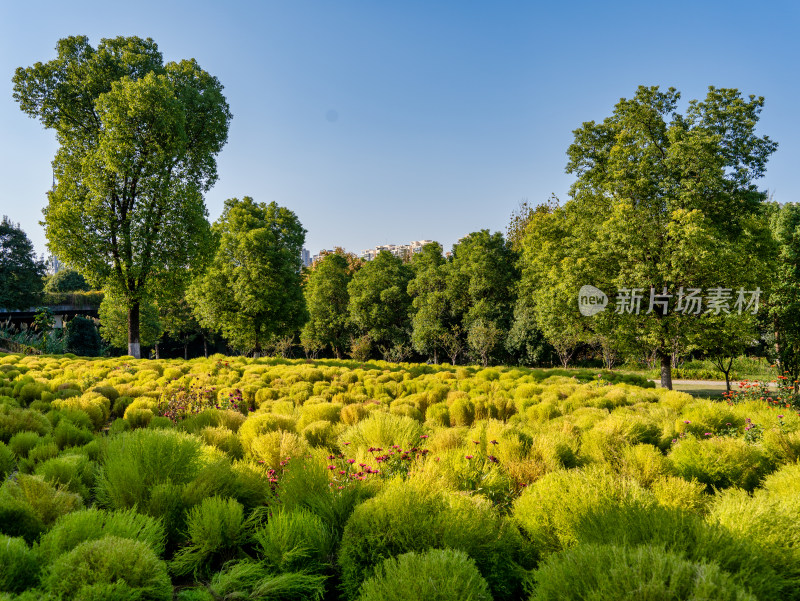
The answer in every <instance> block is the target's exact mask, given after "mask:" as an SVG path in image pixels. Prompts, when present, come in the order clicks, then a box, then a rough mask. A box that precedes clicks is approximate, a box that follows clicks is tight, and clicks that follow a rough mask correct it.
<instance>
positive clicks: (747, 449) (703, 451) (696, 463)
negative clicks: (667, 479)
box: [669, 436, 774, 491]
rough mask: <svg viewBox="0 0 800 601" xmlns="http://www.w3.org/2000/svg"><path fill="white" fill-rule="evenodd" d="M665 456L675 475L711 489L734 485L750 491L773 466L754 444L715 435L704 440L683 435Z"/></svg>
mask: <svg viewBox="0 0 800 601" xmlns="http://www.w3.org/2000/svg"><path fill="white" fill-rule="evenodd" d="M669 459H670V461H671V462H672V465H673V466H674V467H675V470H676V471H677V473H678V474H679V475H681V476H682V477H683V478H686V479H687V480H691V479H696V480H697V481H698V482H702V483H703V484H705V485H706V486H708V487H709V489H711V488H718V489H719V488H728V487H730V486H738V487H740V488H744V489H745V490H749V491H752V490H753V489H754V488H756V487H757V486H758V485H759V484H760V482H761V481H762V480H763V478H764V477H765V476H766V475H767V474H769V473H770V472H771V471H772V470H773V469H774V466H773V464H772V462H771V461H770V459H769V457H768V456H767V455H766V453H765V452H764V451H763V450H762V449H760V448H759V447H758V446H756V445H753V444H750V443H747V442H745V441H744V440H741V439H738V438H728V437H721V436H715V437H710V438H709V439H708V440H699V439H697V438H694V437H686V438H684V439H682V440H681V441H680V442H678V443H677V444H676V445H675V446H674V447H673V449H672V451H671V452H670V454H669Z"/></svg>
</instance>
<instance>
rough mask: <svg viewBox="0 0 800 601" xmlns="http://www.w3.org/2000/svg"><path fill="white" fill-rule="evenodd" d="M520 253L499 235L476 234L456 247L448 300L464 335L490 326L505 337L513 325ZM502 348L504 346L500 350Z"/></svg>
mask: <svg viewBox="0 0 800 601" xmlns="http://www.w3.org/2000/svg"><path fill="white" fill-rule="evenodd" d="M516 264H517V254H516V253H515V252H514V251H513V250H512V249H511V248H510V247H509V245H508V243H507V242H506V240H505V239H504V238H503V235H502V234H501V233H500V232H495V233H494V234H490V233H489V230H481V231H479V232H473V233H472V234H469V235H468V236H466V237H465V238H463V239H462V240H461V241H460V242H459V243H458V244H456V245H455V246H454V247H453V258H452V261H450V262H449V263H448V264H447V301H448V304H449V306H450V312H451V314H452V315H453V318H454V321H455V323H456V324H458V325H460V326H461V330H462V332H464V333H465V334H468V333H469V331H470V329H471V328H472V325H473V324H474V323H477V322H482V323H483V324H484V325H485V326H488V325H489V324H491V326H492V327H494V328H496V329H497V330H498V331H499V332H500V333H501V334H502V336H503V337H505V336H506V335H507V333H508V331H509V328H510V326H511V319H512V316H513V308H514V300H515V299H514V293H515V286H516V281H517V279H518V272H517V266H516ZM497 348H501V347H497Z"/></svg>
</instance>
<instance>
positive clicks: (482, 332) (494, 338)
mask: <svg viewBox="0 0 800 601" xmlns="http://www.w3.org/2000/svg"><path fill="white" fill-rule="evenodd" d="M501 337H502V332H501V331H500V330H499V329H498V328H497V326H495V324H494V323H493V322H491V321H484V320H483V319H479V320H477V321H474V322H473V323H472V325H471V326H470V327H469V332H468V333H467V344H469V348H470V350H472V352H473V353H474V355H475V356H476V357H478V358H479V359H480V361H481V365H483V367H486V366H487V365H489V355H490V354H491V352H492V351H493V350H494V348H495V347H496V346H497V343H498V342H500V339H501Z"/></svg>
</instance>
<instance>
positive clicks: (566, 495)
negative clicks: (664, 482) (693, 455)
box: [513, 467, 648, 554]
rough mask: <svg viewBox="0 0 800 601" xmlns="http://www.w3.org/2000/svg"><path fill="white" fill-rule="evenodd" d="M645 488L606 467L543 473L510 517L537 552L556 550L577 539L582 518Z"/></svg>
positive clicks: (635, 496)
mask: <svg viewBox="0 0 800 601" xmlns="http://www.w3.org/2000/svg"><path fill="white" fill-rule="evenodd" d="M647 497H648V493H647V491H645V490H644V489H642V488H641V487H640V486H639V485H638V484H636V483H635V482H632V481H627V480H623V479H621V478H619V477H617V476H616V475H614V474H613V472H611V471H609V470H608V469H607V468H603V467H588V468H582V469H577V470H568V471H557V472H551V473H549V474H546V475H544V476H543V477H542V478H541V479H539V480H537V481H536V482H534V483H533V484H532V485H531V486H529V487H528V488H527V489H525V491H524V492H523V493H522V495H521V496H520V497H519V499H517V501H516V503H515V504H514V513H513V515H514V520H515V521H516V522H517V524H519V526H520V528H521V529H522V531H523V532H524V533H525V534H526V535H527V536H528V538H529V539H530V540H531V543H532V545H533V547H534V549H535V550H536V551H537V552H538V553H540V554H547V553H553V552H557V551H560V550H562V549H565V548H567V547H569V546H570V545H572V544H574V543H575V542H576V541H577V533H576V529H577V528H578V527H579V525H580V523H581V520H582V519H584V517H585V516H586V515H587V514H589V513H591V512H593V511H597V510H598V509H599V508H601V507H603V506H605V505H607V504H609V503H623V502H626V503H627V502H633V501H637V500H640V499H646V498H647Z"/></svg>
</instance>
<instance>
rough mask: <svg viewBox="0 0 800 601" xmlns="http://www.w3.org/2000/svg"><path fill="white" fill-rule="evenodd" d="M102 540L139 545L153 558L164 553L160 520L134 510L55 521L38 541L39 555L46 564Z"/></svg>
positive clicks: (87, 511)
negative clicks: (116, 540) (130, 541)
mask: <svg viewBox="0 0 800 601" xmlns="http://www.w3.org/2000/svg"><path fill="white" fill-rule="evenodd" d="M105 536H116V537H120V538H128V539H131V540H136V541H139V542H142V543H144V544H146V545H147V546H148V547H150V548H151V549H152V550H153V552H154V553H155V554H156V555H161V554H162V553H163V552H164V527H163V526H162V525H161V522H160V520H157V519H155V518H152V517H150V516H146V515H142V514H140V513H137V512H136V511H135V510H134V509H125V510H121V511H104V510H102V509H95V508H92V509H83V510H80V511H75V512H73V513H69V514H66V515H63V516H61V517H60V518H58V520H56V523H55V524H54V525H53V527H52V528H51V529H50V530H49V531H48V532H46V533H45V534H44V535H43V536H42V538H41V540H40V541H39V547H38V549H39V554H40V555H41V556H42V558H44V559H45V560H46V561H47V562H48V563H50V562H53V561H55V560H56V558H58V557H60V556H61V555H63V554H64V553H67V552H69V551H72V549H74V548H75V547H77V546H78V545H79V544H81V543H83V542H86V541H90V540H98V539H101V538H103V537H105Z"/></svg>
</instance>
